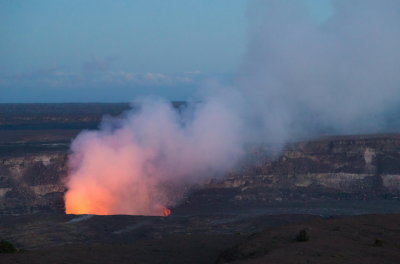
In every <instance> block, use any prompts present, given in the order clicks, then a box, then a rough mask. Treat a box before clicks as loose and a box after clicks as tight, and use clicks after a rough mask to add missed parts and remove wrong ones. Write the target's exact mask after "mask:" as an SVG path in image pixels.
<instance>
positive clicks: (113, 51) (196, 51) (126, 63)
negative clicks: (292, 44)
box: [0, 0, 333, 103]
mask: <svg viewBox="0 0 400 264" xmlns="http://www.w3.org/2000/svg"><path fill="white" fill-rule="evenodd" d="M299 1H301V0H299ZM304 1H306V2H307V4H308V7H309V9H310V12H311V14H312V15H313V17H314V18H315V21H316V23H321V22H323V21H324V20H325V19H326V18H327V17H329V16H330V15H331V13H332V12H333V11H332V8H331V6H330V0H304ZM249 2H251V0H202V1H198V0H168V1H165V0H135V1H128V0H114V1H111V0H85V1H78V0H41V1H30V0H1V1H0V103H7V102H14V103H17V102H89V101H96V102H121V101H124V102H126V101H131V100H133V99H134V98H135V97H138V96H144V95H156V96H161V97H165V98H167V99H170V100H187V99H190V98H195V97H196V94H197V93H198V92H199V90H201V89H202V87H204V85H205V83H207V82H208V81H209V80H214V79H217V80H218V81H220V82H222V83H224V82H228V83H229V82H231V81H232V79H234V76H235V74H236V72H237V70H238V68H239V66H240V64H241V61H242V57H243V55H244V54H245V52H246V49H247V37H246V30H247V22H248V17H247V8H248V4H249Z"/></svg>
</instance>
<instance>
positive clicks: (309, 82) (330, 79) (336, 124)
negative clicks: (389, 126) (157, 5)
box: [66, 0, 400, 215]
mask: <svg viewBox="0 0 400 264" xmlns="http://www.w3.org/2000/svg"><path fill="white" fill-rule="evenodd" d="M333 3H334V7H335V12H334V14H333V16H332V17H331V18H329V20H327V21H326V22H325V23H323V24H318V23H315V20H313V19H312V18H311V16H310V14H309V10H308V9H307V8H306V5H305V4H304V2H303V1H299V0H268V1H261V0H258V1H251V2H250V6H249V16H250V20H251V21H250V26H249V33H248V34H249V43H248V51H247V54H246V56H245V58H244V62H243V65H242V67H241V70H240V72H239V74H238V82H237V85H236V86H235V88H230V89H228V91H229V92H226V91H227V90H226V89H225V90H224V89H222V90H221V89H217V90H218V92H215V91H214V95H212V96H208V97H206V98H202V103H196V104H192V105H189V106H188V108H187V109H186V110H183V112H181V113H178V112H177V111H176V110H174V109H172V107H171V106H170V105H169V104H168V103H166V102H164V101H161V100H154V99H147V100H144V101H143V102H142V103H141V107H140V110H139V111H137V112H131V113H127V114H126V115H125V116H124V117H122V118H121V119H117V120H112V119H111V120H108V121H105V122H104V123H103V125H102V128H101V129H100V130H99V131H91V132H84V133H82V134H81V135H79V136H78V138H77V139H76V140H75V141H74V143H73V145H72V155H71V157H70V161H71V173H70V175H69V178H68V182H67V186H68V189H69V191H68V192H67V194H66V207H67V212H71V213H86V214H88V213H100V214H116V213H124V214H155V215H161V214H162V210H163V208H164V207H166V206H170V205H174V204H175V203H176V202H177V201H179V199H180V198H181V197H182V195H183V194H184V192H185V191H186V190H187V188H188V187H190V186H191V185H193V184H197V183H201V182H204V181H205V180H207V179H211V178H213V177H216V175H222V174H223V173H224V172H225V171H226V170H228V169H230V168H232V167H233V166H234V165H235V163H236V162H237V161H238V160H239V159H240V158H241V156H242V154H243V146H244V144H246V143H248V142H267V143H270V144H275V145H276V144H280V145H283V144H284V143H285V142H287V141H289V140H296V139H298V138H300V137H304V136H310V135H311V136H315V135H319V134H320V133H327V132H330V133H332V132H340V133H354V132H370V131H372V132H375V131H381V130H382V129H381V128H380V126H381V125H382V122H383V121H382V120H383V116H384V115H385V113H386V112H387V111H388V110H391V109H392V108H395V107H396V104H397V103H398V102H399V98H400V96H399V92H400V89H399V88H400V87H399V84H400V65H399V64H400V52H398V49H399V46H400V45H399V44H400V12H399V11H400V1H397V0H384V1H382V0H381V1H378V0H346V1H343V0H337V1H333Z"/></svg>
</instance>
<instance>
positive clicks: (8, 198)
mask: <svg viewBox="0 0 400 264" xmlns="http://www.w3.org/2000/svg"><path fill="white" fill-rule="evenodd" d="M66 161H67V155H66V153H65V152H44V153H27V154H19V155H13V156H0V212H2V213H32V212H35V211H38V210H41V211H43V210H46V211H54V210H57V211H60V210H63V206H64V205H63V194H64V192H65V187H64V185H63V184H62V181H63V179H64V178H65V176H66V174H67V168H66Z"/></svg>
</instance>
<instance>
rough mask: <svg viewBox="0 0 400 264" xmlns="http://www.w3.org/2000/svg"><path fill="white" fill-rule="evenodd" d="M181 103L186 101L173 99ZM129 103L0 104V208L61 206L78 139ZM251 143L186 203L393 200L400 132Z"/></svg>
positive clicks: (398, 187)
mask: <svg viewBox="0 0 400 264" xmlns="http://www.w3.org/2000/svg"><path fill="white" fill-rule="evenodd" d="M173 105H174V107H175V108H176V109H178V111H179V109H180V108H182V107H185V103H183V102H176V103H174V104H173ZM128 108H129V106H128V104H26V105H24V104H8V105H0V214H4V213H24V212H35V211H37V210H51V211H54V210H55V211H62V210H63V206H62V204H63V200H62V197H63V193H64V192H65V187H64V185H63V179H64V178H65V176H66V175H67V170H68V168H67V165H66V163H67V154H68V149H69V145H70V143H71V141H72V139H73V138H74V137H75V136H76V135H77V134H78V133H79V132H80V130H81V129H90V128H96V127H97V126H98V123H99V122H100V120H101V117H102V116H103V115H104V114H108V115H118V114H120V113H121V112H123V111H125V110H127V109H128ZM269 153H270V152H269V151H268V149H265V148H262V147H254V148H253V149H249V151H248V155H247V157H246V159H247V163H244V164H245V165H243V166H242V167H241V168H240V169H237V170H236V171H234V172H231V173H229V174H228V175H227V176H226V177H225V178H224V179H223V180H220V181H215V180H214V181H211V182H210V183H208V184H206V185H205V186H201V187H200V188H197V189H196V190H193V191H192V192H191V193H190V194H189V195H188V198H187V199H186V200H185V201H183V204H182V206H181V207H180V208H185V207H186V208H188V207H196V206H197V207H202V206H203V207H204V208H207V207H208V208H209V207H210V204H212V206H214V207H216V206H220V207H223V206H224V205H226V206H247V205H249V204H264V205H265V204H270V203H275V202H281V201H308V200H329V199H333V200H337V199H359V200H364V199H381V198H384V199H388V198H390V199H395V198H396V197H399V192H400V135H399V134H391V135H365V136H341V137H327V138H321V139H317V140H312V141H307V142H300V143H293V144H290V145H288V146H287V147H286V148H285V149H284V150H283V151H282V152H281V154H280V155H275V156H274V157H273V158H272V157H271V156H270V155H269Z"/></svg>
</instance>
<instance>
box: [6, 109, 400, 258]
mask: <svg viewBox="0 0 400 264" xmlns="http://www.w3.org/2000/svg"><path fill="white" fill-rule="evenodd" d="M181 105H182V104H181V103H177V104H175V106H176V107H180V106H181ZM126 109H128V105H127V104H88V105H85V104H74V105H70V104H57V105H52V104H45V105H0V110H1V111H0V239H4V240H7V241H10V242H11V243H12V244H13V245H15V247H17V248H18V249H19V251H18V253H15V254H0V262H1V263H117V262H119V263H214V262H216V263H227V262H234V263H239V262H240V263H241V262H245V263H247V262H248V263H360V262H366V261H367V262H368V263H398V262H399V261H400V242H399V241H400V240H399V239H398V238H400V225H399V224H398V223H400V215H399V214H398V213H400V201H399V197H400V196H399V195H400V194H399V192H400V136H399V135H398V134H387V135H356V136H340V137H323V138H320V139H316V140H311V141H304V142H298V143H293V144H290V145H288V146H287V147H286V148H285V149H284V150H283V151H282V152H281V153H280V154H279V155H278V156H276V157H274V158H270V157H268V156H267V155H266V154H265V149H264V148H265V147H259V146H256V147H251V148H249V155H248V159H249V160H250V161H251V162H244V163H243V166H241V167H239V168H238V169H236V170H235V171H232V172H230V173H228V175H226V177H224V178H222V179H220V180H214V181H210V182H207V183H206V184H205V185H202V186H196V187H195V188H194V189H192V190H191V191H189V192H188V194H187V196H186V197H185V199H184V200H183V201H182V202H181V203H180V204H178V205H176V206H175V207H173V208H172V215H171V216H169V217H149V216H118V215H115V216H92V215H83V216H76V215H65V214H64V213H63V212H64V203H63V195H64V193H65V191H66V189H65V186H64V185H63V183H62V182H63V179H64V178H65V177H66V175H67V170H68V169H67V166H66V162H67V155H68V149H69V145H70V143H71V141H72V139H73V138H74V137H75V136H76V135H77V134H78V133H79V132H80V131H81V130H82V129H94V128H96V127H97V125H98V123H99V121H100V120H101V117H102V116H103V115H104V114H110V115H118V114H119V113H121V112H122V111H124V110H126ZM301 230H306V232H307V235H308V237H309V240H308V241H303V242H300V241H297V238H296V237H297V235H298V234H299V232H300V231H301ZM0 250H1V249H0Z"/></svg>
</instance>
